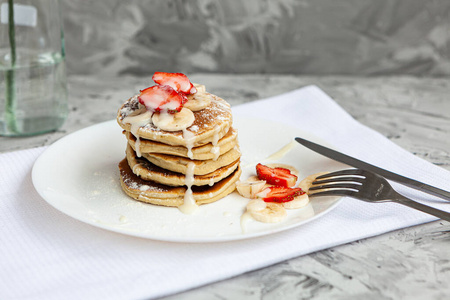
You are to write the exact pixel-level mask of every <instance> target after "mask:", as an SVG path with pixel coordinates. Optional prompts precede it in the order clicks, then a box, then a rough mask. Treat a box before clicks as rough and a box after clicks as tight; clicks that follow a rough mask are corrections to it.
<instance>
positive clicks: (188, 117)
mask: <svg viewBox="0 0 450 300" xmlns="http://www.w3.org/2000/svg"><path fill="white" fill-rule="evenodd" d="M194 121H195V116H194V113H193V112H192V111H191V110H190V109H187V108H184V107H183V108H182V109H181V111H180V112H177V113H175V114H169V113H155V114H153V116H152V122H153V125H155V126H156V127H158V128H159V129H162V130H165V131H178V130H183V129H186V128H188V127H189V126H191V125H192V123H194Z"/></svg>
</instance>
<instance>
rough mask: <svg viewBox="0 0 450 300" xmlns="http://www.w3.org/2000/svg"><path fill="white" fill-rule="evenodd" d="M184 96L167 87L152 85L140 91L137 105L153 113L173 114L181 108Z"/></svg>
mask: <svg viewBox="0 0 450 300" xmlns="http://www.w3.org/2000/svg"><path fill="white" fill-rule="evenodd" d="M185 98H186V96H182V95H180V94H179V93H178V92H177V91H175V90H174V89H173V88H171V87H170V86H168V85H154V86H151V87H149V88H146V89H144V90H142V91H141V93H140V94H139V96H138V100H139V103H141V104H143V105H145V107H146V108H147V110H150V111H153V112H168V113H171V114H174V113H176V112H179V111H180V110H181V109H182V108H183V104H184V102H186V101H185Z"/></svg>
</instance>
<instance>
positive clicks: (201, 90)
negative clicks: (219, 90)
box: [192, 83, 206, 93]
mask: <svg viewBox="0 0 450 300" xmlns="http://www.w3.org/2000/svg"><path fill="white" fill-rule="evenodd" d="M192 84H193V85H194V86H195V88H196V89H197V93H205V92H206V87H205V86H204V85H203V84H198V83H192Z"/></svg>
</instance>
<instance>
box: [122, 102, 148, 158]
mask: <svg viewBox="0 0 450 300" xmlns="http://www.w3.org/2000/svg"><path fill="white" fill-rule="evenodd" d="M152 114H153V112H151V111H146V112H144V113H143V114H140V115H137V116H127V117H125V118H123V120H122V122H123V123H127V124H130V125H131V128H130V132H131V133H132V134H133V135H134V137H135V138H136V143H135V148H136V155H137V156H138V157H141V155H142V154H141V147H140V146H141V139H140V137H139V134H138V130H139V128H140V127H141V126H145V125H147V124H149V123H150V122H151V119H152Z"/></svg>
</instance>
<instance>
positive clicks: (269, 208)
mask: <svg viewBox="0 0 450 300" xmlns="http://www.w3.org/2000/svg"><path fill="white" fill-rule="evenodd" d="M247 211H248V212H249V213H250V215H251V216H252V218H253V219H255V220H256V221H259V222H263V223H278V222H281V221H282V220H283V219H284V218H286V216H287V212H286V209H284V207H283V205H281V204H279V203H273V202H267V203H266V202H264V201H263V200H261V199H255V200H250V202H249V203H248V204H247Z"/></svg>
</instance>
